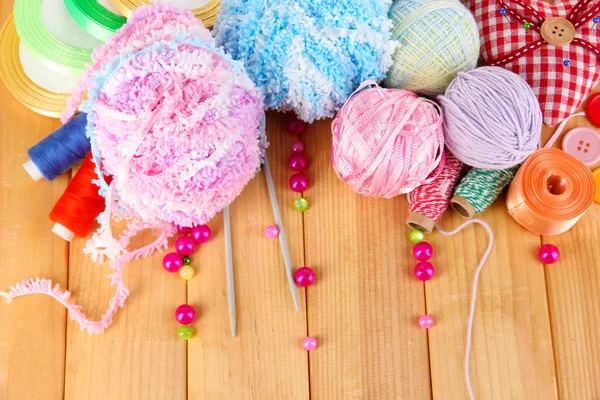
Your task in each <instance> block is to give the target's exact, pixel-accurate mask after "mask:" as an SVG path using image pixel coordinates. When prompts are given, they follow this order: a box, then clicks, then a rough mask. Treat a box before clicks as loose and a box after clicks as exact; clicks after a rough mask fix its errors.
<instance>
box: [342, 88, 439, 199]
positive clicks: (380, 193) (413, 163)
mask: <svg viewBox="0 0 600 400" xmlns="http://www.w3.org/2000/svg"><path fill="white" fill-rule="evenodd" d="M370 85H373V86H375V87H373V88H368V89H366V87H367V86H370ZM363 88H365V89H364V90H362V89H363ZM331 130H332V133H333V143H332V148H331V161H332V163H333V168H334V169H335V172H336V174H337V176H338V177H339V178H340V179H341V180H343V181H344V182H346V183H348V184H349V185H350V187H351V188H352V190H354V191H355V192H357V193H360V194H362V195H364V196H372V197H384V198H390V197H394V196H397V195H399V194H402V193H407V192H410V191H411V190H413V189H414V188H416V187H417V186H420V185H422V184H424V183H426V182H429V181H431V180H432V179H433V178H432V177H429V175H430V174H431V173H432V172H433V171H435V170H436V169H438V166H439V165H440V161H441V160H442V159H443V149H444V132H443V130H442V116H441V115H440V110H439V108H438V106H437V105H436V104H435V103H434V102H432V101H431V100H428V99H425V98H422V97H418V96H417V95H415V94H414V93H412V92H409V91H408V90H402V89H383V88H380V87H379V86H377V85H376V84H375V82H373V81H368V82H365V83H363V84H362V85H361V86H360V87H359V89H358V90H357V93H356V94H354V95H353V96H352V97H351V98H350V99H349V100H348V101H347V102H346V104H344V106H343V107H342V109H341V110H340V111H339V112H338V114H337V116H336V117H335V119H334V120H333V122H332V124H331ZM442 167H443V164H442V165H441V166H439V169H441V168H442ZM438 173H439V171H438ZM435 175H437V173H436V174H435Z"/></svg>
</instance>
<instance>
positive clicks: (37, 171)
mask: <svg viewBox="0 0 600 400" xmlns="http://www.w3.org/2000/svg"><path fill="white" fill-rule="evenodd" d="M86 124H87V114H85V113H81V114H78V115H76V116H75V117H74V118H73V119H71V120H70V121H69V122H67V123H66V124H64V125H63V126H61V127H60V128H58V129H57V130H56V131H54V132H53V133H51V134H50V135H49V136H47V137H46V138H44V139H43V140H42V141H41V142H39V143H38V144H36V145H35V146H33V147H32V148H30V149H29V150H27V155H28V156H29V158H30V160H29V161H27V162H26V163H25V164H23V168H25V171H27V173H28V174H29V176H31V179H33V180H34V181H39V180H40V179H42V178H46V180H47V181H53V180H54V179H56V178H57V177H58V176H60V175H62V174H64V173H65V172H67V171H68V170H70V169H71V168H72V167H73V166H75V165H77V164H78V163H80V162H81V160H83V159H84V158H85V156H86V154H87V153H88V152H89V151H90V149H91V146H90V141H89V139H88V138H87V136H86V134H85V128H86Z"/></svg>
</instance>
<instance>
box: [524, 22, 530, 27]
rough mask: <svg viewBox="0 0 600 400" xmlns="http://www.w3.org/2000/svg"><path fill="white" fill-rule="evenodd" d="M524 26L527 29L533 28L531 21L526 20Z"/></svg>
mask: <svg viewBox="0 0 600 400" xmlns="http://www.w3.org/2000/svg"><path fill="white" fill-rule="evenodd" d="M523 28H525V29H529V28H531V24H530V23H529V22H525V23H524V24H523Z"/></svg>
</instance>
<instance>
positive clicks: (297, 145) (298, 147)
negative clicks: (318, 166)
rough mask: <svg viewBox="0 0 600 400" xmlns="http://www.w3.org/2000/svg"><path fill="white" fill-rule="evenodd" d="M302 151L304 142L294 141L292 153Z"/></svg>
mask: <svg viewBox="0 0 600 400" xmlns="http://www.w3.org/2000/svg"><path fill="white" fill-rule="evenodd" d="M302 152H304V143H302V142H301V141H300V140H297V141H295V142H294V143H292V153H302Z"/></svg>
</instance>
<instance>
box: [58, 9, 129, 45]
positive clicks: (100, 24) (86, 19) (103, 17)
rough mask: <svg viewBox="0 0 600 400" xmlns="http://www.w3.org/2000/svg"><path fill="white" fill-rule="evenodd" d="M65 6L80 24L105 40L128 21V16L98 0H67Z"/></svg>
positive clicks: (99, 38) (87, 30) (91, 33)
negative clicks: (111, 9)
mask: <svg viewBox="0 0 600 400" xmlns="http://www.w3.org/2000/svg"><path fill="white" fill-rule="evenodd" d="M65 6H66V7H67V10H68V11H69V14H71V17H73V19H74V20H75V22H77V24H78V25H79V26H81V27H82V28H83V29H84V30H85V31H86V32H87V33H89V34H90V35H92V36H93V37H95V38H96V39H98V40H102V41H103V42H106V41H107V40H108V39H109V38H110V37H111V36H113V35H114V34H115V31H116V30H117V29H119V28H120V27H121V26H123V24H125V22H127V18H125V17H123V16H122V15H117V14H115V13H113V12H111V11H109V10H107V9H106V8H104V6H102V4H100V3H98V1H97V0H65Z"/></svg>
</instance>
